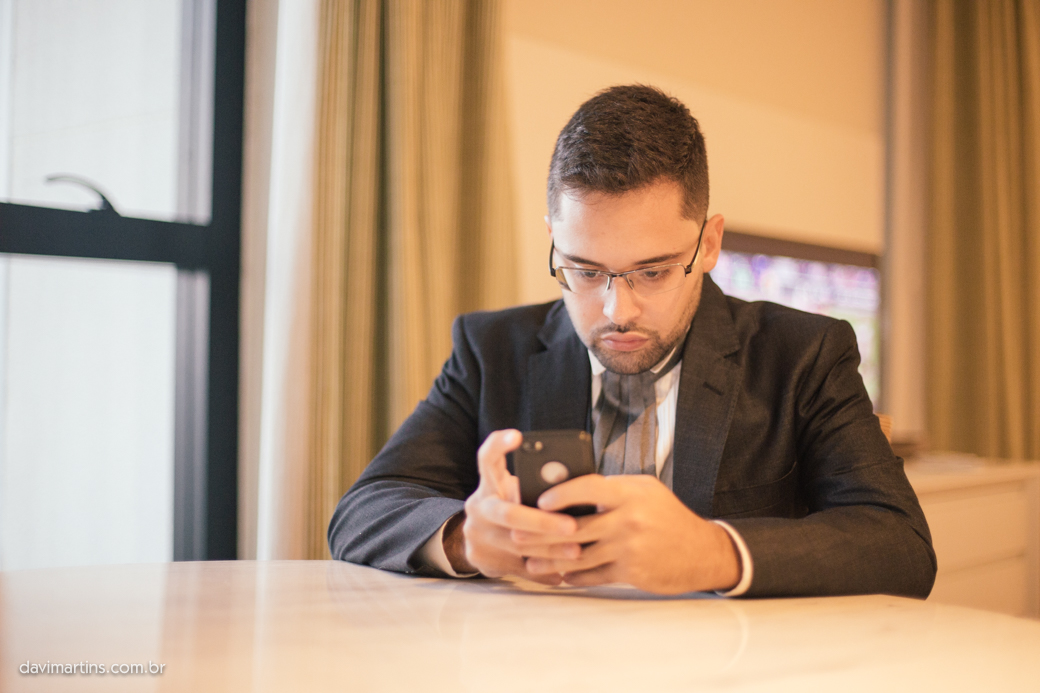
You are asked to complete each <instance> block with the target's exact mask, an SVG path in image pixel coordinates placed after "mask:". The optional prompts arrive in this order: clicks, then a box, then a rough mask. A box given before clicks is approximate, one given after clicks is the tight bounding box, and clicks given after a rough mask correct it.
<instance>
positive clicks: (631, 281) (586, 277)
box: [556, 265, 686, 296]
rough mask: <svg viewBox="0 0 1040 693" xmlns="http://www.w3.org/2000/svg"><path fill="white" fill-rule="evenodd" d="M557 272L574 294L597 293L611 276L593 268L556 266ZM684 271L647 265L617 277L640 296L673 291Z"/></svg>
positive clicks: (602, 290) (683, 276)
mask: <svg viewBox="0 0 1040 693" xmlns="http://www.w3.org/2000/svg"><path fill="white" fill-rule="evenodd" d="M556 272H557V274H562V276H563V279H564V281H565V282H566V284H565V286H566V287H567V288H568V289H570V290H571V291H573V292H574V293H576V294H598V293H603V292H605V291H606V290H607V287H608V284H610V283H611V277H610V276H609V275H607V274H605V273H602V272H597V271H594V270H582V269H577V268H573V267H557V268H556ZM685 276H686V273H685V272H684V271H683V268H682V267H680V266H678V265H667V266H664V267H649V268H647V269H645V270H640V271H638V272H629V273H626V274H623V275H621V276H620V277H617V278H616V279H615V280H614V281H617V279H624V280H625V281H626V282H628V285H629V287H631V289H632V290H633V291H635V292H636V293H637V294H638V295H640V296H653V295H654V294H660V293H664V292H666V291H674V290H675V289H678V288H679V287H680V286H682V283H683V279H684V278H685Z"/></svg>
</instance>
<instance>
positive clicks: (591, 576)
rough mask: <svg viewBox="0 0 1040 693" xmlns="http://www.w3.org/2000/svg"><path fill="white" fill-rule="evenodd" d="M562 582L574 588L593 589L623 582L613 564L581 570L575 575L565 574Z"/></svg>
mask: <svg viewBox="0 0 1040 693" xmlns="http://www.w3.org/2000/svg"><path fill="white" fill-rule="evenodd" d="M563 582H566V583H567V584H568V585H572V586H574V587H594V586H596V585H609V584H612V583H615V582H624V580H623V579H622V578H621V576H620V575H618V571H617V566H616V564H614V563H608V564H606V565H601V566H599V567H598V568H593V569H592V570H582V571H579V572H575V573H565V574H564V575H563Z"/></svg>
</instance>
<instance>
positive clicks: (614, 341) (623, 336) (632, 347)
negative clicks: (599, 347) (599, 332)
mask: <svg viewBox="0 0 1040 693" xmlns="http://www.w3.org/2000/svg"><path fill="white" fill-rule="evenodd" d="M600 341H602V342H603V345H604V346H605V347H607V348H608V349H613V350H614V351H636V350H637V349H641V348H642V347H644V346H646V344H647V343H648V342H649V341H650V340H649V339H648V338H647V337H644V336H642V335H638V334H631V333H628V332H626V333H621V332H611V333H609V334H607V335H605V336H603V337H601V338H600Z"/></svg>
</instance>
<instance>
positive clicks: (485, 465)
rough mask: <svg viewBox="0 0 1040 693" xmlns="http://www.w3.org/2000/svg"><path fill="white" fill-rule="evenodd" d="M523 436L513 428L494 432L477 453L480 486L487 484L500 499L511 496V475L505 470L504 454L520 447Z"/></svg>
mask: <svg viewBox="0 0 1040 693" xmlns="http://www.w3.org/2000/svg"><path fill="white" fill-rule="evenodd" d="M521 441H523V436H522V435H520V431H518V430H516V429H515V428H508V429H505V430H502V431H494V432H492V433H491V435H489V436H488V437H487V439H486V440H484V443H483V444H482V445H481V446H480V449H479V450H478V451H477V469H478V470H479V471H480V481H481V484H485V483H487V484H489V485H490V486H491V488H492V490H493V492H494V493H495V495H497V496H499V497H500V498H507V497H508V496H509V495H512V493H511V492H512V490H513V489H512V488H511V484H510V482H509V479H510V478H511V477H512V475H511V474H510V473H509V470H508V469H507V468H506V454H507V453H510V452H512V451H513V450H516V449H517V448H518V447H520V443H521Z"/></svg>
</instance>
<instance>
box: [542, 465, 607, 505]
mask: <svg viewBox="0 0 1040 693" xmlns="http://www.w3.org/2000/svg"><path fill="white" fill-rule="evenodd" d="M621 478H622V477H618V476H615V477H605V476H602V475H600V474H586V475H585V476H579V477H577V478H574V479H571V480H569V481H565V482H563V483H562V484H558V485H556V486H553V487H552V488H551V489H549V490H548V491H546V492H545V493H543V494H542V495H541V496H540V497H539V498H538V507H539V508H541V509H542V510H549V511H560V510H563V509H564V508H569V507H570V506H572V505H595V506H597V507H598V508H599V509H600V510H601V511H602V510H612V509H614V508H616V507H617V506H618V505H620V504H621V502H622V499H623V497H624V495H625V493H624V491H625V484H624V483H617V480H618V479H621Z"/></svg>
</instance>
